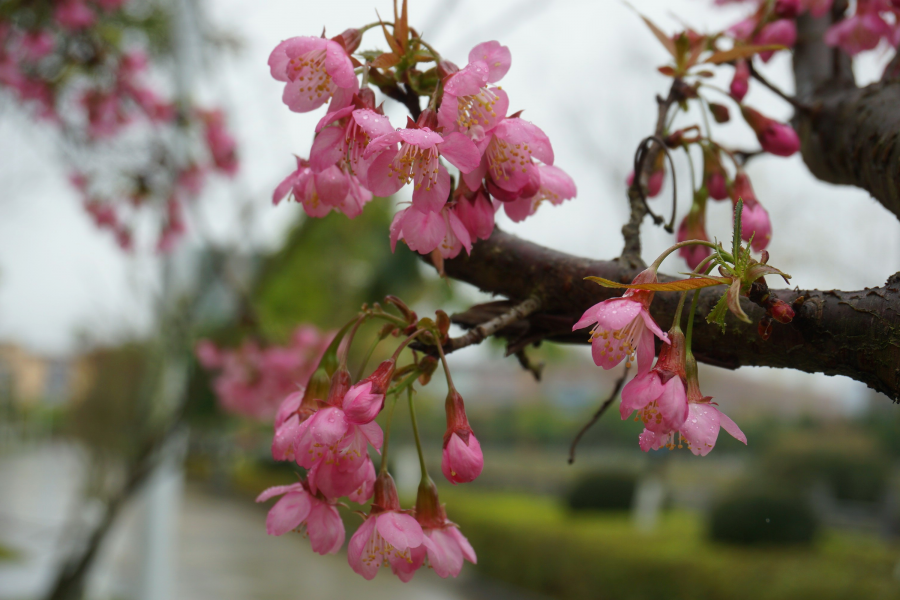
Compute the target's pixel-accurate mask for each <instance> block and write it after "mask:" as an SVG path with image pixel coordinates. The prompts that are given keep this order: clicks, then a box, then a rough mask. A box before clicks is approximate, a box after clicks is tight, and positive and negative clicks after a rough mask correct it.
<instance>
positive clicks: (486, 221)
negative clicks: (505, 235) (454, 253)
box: [453, 181, 497, 240]
mask: <svg viewBox="0 0 900 600" xmlns="http://www.w3.org/2000/svg"><path fill="white" fill-rule="evenodd" d="M456 192H457V193H456V205H455V206H454V207H453V212H454V213H455V214H456V216H457V217H458V218H459V220H460V222H462V224H463V226H464V227H465V228H466V231H468V232H469V237H470V238H471V239H472V240H476V239H481V240H486V239H488V238H489V237H490V236H491V233H492V232H493V231H494V213H495V212H496V210H497V209H496V207H495V206H494V205H493V204H492V203H491V200H490V196H489V195H488V194H487V192H486V191H485V189H484V186H481V187H479V188H478V190H477V191H475V192H470V191H469V189H468V188H467V187H466V183H465V181H460V182H459V186H458V187H457V188H456Z"/></svg>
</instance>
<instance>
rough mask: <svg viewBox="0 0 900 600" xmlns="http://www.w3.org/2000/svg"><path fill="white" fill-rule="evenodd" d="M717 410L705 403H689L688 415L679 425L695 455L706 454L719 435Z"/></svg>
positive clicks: (718, 414)
mask: <svg viewBox="0 0 900 600" xmlns="http://www.w3.org/2000/svg"><path fill="white" fill-rule="evenodd" d="M720 414H721V413H719V410H718V409H717V408H716V407H715V406H713V405H711V404H707V403H702V404H694V403H691V404H690V405H689V411H688V417H687V419H686V420H685V422H684V424H683V425H682V426H681V430H680V431H681V435H682V436H683V437H684V439H686V440H687V441H688V444H689V445H690V446H689V447H690V449H691V452H692V453H694V455H695V456H706V455H707V454H709V451H710V450H712V449H713V447H714V446H715V445H716V438H718V437H719V423H720Z"/></svg>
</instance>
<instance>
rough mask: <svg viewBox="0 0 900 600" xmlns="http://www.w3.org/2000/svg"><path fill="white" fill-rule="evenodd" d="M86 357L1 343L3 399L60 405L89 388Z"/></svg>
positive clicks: (0, 395) (0, 381)
mask: <svg viewBox="0 0 900 600" xmlns="http://www.w3.org/2000/svg"><path fill="white" fill-rule="evenodd" d="M89 370H90V369H89V368H88V365H87V363H86V362H85V361H84V360H80V359H68V358H59V357H47V356H41V355H39V354H33V353H31V352H29V351H28V350H26V349H24V348H22V347H21V346H18V345H16V344H11V343H2V344H0V399H3V401H5V402H11V403H14V404H17V405H19V406H31V405H36V404H38V403H45V404H48V405H54V406H56V405H60V404H63V403H64V402H66V401H68V400H70V399H72V398H73V397H74V396H76V395H78V394H79V393H81V391H83V390H84V389H86V387H87V386H88V385H89V383H90V380H91V377H90V373H89Z"/></svg>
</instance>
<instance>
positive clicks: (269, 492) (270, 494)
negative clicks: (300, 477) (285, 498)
mask: <svg viewBox="0 0 900 600" xmlns="http://www.w3.org/2000/svg"><path fill="white" fill-rule="evenodd" d="M299 491H303V484H302V483H292V484H290V485H276V486H273V487H270V488H268V489H266V490H264V491H263V493H261V494H260V495H259V496H257V497H256V501H257V502H265V501H266V500H269V499H270V498H274V497H275V496H280V495H282V494H287V493H288V492H299Z"/></svg>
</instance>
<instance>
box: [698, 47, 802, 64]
mask: <svg viewBox="0 0 900 600" xmlns="http://www.w3.org/2000/svg"><path fill="white" fill-rule="evenodd" d="M786 49H787V46H782V45H781V44H766V45H764V46H738V47H737V48H732V49H731V50H721V51H719V52H713V53H712V55H710V57H709V58H707V59H706V60H704V61H703V62H704V63H707V64H712V65H720V64H722V63H727V62H731V61H733V60H737V59H739V58H747V57H750V56H753V55H754V54H758V53H760V52H769V51H775V50H786Z"/></svg>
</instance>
